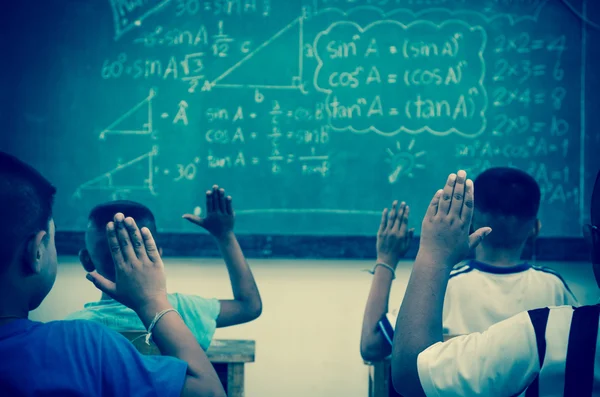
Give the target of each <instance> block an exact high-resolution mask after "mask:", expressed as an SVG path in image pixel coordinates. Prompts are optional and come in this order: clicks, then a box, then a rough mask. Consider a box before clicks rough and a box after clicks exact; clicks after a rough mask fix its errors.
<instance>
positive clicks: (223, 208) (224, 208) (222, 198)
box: [219, 188, 227, 214]
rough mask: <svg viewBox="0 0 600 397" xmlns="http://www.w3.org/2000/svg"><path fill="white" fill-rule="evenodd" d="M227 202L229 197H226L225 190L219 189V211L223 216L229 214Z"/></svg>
mask: <svg viewBox="0 0 600 397" xmlns="http://www.w3.org/2000/svg"><path fill="white" fill-rule="evenodd" d="M226 201H227V196H225V189H223V188H221V189H219V210H220V211H221V213H223V214H226V213H227V204H226Z"/></svg>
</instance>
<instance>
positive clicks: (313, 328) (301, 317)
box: [31, 257, 598, 397]
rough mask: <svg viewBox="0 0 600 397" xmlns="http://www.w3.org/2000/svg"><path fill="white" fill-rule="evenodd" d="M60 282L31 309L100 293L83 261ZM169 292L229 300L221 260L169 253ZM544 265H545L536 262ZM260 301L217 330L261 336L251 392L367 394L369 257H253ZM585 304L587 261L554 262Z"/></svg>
mask: <svg viewBox="0 0 600 397" xmlns="http://www.w3.org/2000/svg"><path fill="white" fill-rule="evenodd" d="M60 263H61V265H60V267H59V273H58V278H57V280H56V284H55V286H54V288H53V290H52V292H51V293H50V295H49V296H48V298H47V299H46V300H45V301H44V302H43V303H42V305H41V306H40V307H39V308H38V309H37V310H35V311H34V312H33V313H32V314H31V318H32V319H34V320H39V321H50V320H55V319H61V318H62V317H64V316H65V315H66V314H68V313H70V312H72V311H75V310H78V309H80V308H81V307H82V306H83V304H84V303H85V302H88V301H91V300H95V299H98V298H99V296H100V294H99V292H98V291H96V290H95V288H94V287H93V285H92V284H91V283H89V282H88V281H86V279H85V272H84V271H83V269H82V268H81V266H79V264H78V262H77V258H75V257H62V258H60ZM165 263H166V266H167V278H168V289H169V291H171V292H183V293H191V294H199V295H202V296H205V297H217V298H225V299H228V298H231V296H232V293H231V287H230V284H229V278H228V276H227V271H226V268H225V265H224V264H223V263H222V262H221V261H220V260H218V259H206V260H200V259H188V258H185V259H182V258H179V259H177V258H166V259H165ZM538 264H540V263H538ZM251 266H252V270H253V272H254V275H255V277H256V280H257V282H258V285H259V288H260V291H261V295H262V299H263V314H262V316H261V317H260V318H259V319H258V320H256V321H254V322H252V323H249V324H245V325H241V326H236V327H231V328H225V329H219V330H217V333H216V335H215V337H216V338H221V339H254V340H256V362H255V363H253V364H250V365H247V372H246V396H247V397H270V396H275V397H279V396H285V397H330V396H345V397H366V396H367V369H366V367H365V366H364V364H363V362H362V359H361V358H360V353H359V340H360V327H361V321H362V314H363V310H364V305H365V302H366V298H367V294H368V290H369V286H370V282H371V276H370V275H369V274H368V273H365V272H361V270H362V269H366V268H370V267H371V266H372V263H371V262H370V261H321V260H303V261H297V260H296V261H293V260H285V261H281V260H256V261H251ZM410 266H411V263H410V262H403V263H401V264H400V266H399V269H398V272H397V279H396V280H395V281H394V285H393V289H392V297H391V302H392V304H390V309H397V308H398V307H399V305H400V302H401V299H402V296H403V294H404V290H405V288H406V283H407V281H408V276H409V274H410ZM550 266H551V267H552V268H554V269H556V270H558V271H560V272H561V273H562V274H563V276H564V277H565V278H566V280H567V282H568V283H569V285H570V286H571V289H572V290H573V292H574V293H575V294H576V296H577V297H578V298H579V300H580V302H582V303H584V304H589V303H595V302H596V300H597V299H598V289H597V287H596V286H595V282H594V278H593V273H592V270H591V266H590V265H588V264H586V263H552V264H550Z"/></svg>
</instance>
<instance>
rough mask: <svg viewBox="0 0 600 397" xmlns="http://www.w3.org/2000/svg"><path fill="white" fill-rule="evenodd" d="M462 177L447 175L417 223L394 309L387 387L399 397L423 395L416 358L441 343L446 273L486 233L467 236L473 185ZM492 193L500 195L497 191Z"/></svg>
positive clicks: (488, 229) (471, 212)
mask: <svg viewBox="0 0 600 397" xmlns="http://www.w3.org/2000/svg"><path fill="white" fill-rule="evenodd" d="M466 177H467V174H466V172H464V171H459V172H458V175H457V174H450V176H449V177H448V180H447V183H446V186H445V187H444V189H443V190H439V191H438V192H437V193H436V194H435V196H434V197H433V199H432V200H431V203H430V205H429V208H428V209H427V213H426V214H425V218H424V219H423V224H422V227H421V239H420V244H419V253H418V254H417V259H416V260H415V264H414V266H413V269H412V273H411V275H410V279H409V281H408V285H407V287H406V293H405V294H404V299H403V300H402V305H401V306H400V312H399V314H398V320H397V322H396V329H397V330H398V332H396V333H395V334H394V345H393V348H392V381H393V383H394V387H395V389H396V391H397V392H398V393H400V394H402V395H411V396H424V395H425V394H424V391H423V386H422V385H421V382H420V377H419V373H418V370H417V358H418V356H419V354H420V353H421V352H423V351H424V350H425V349H427V348H428V347H429V346H431V345H433V344H434V343H436V342H441V341H442V340H443V331H442V329H443V328H442V309H443V306H444V295H445V293H446V287H447V285H448V279H449V276H450V271H451V270H452V268H453V267H454V264H456V263H458V262H460V261H461V260H462V259H463V258H464V257H466V256H467V254H468V253H469V250H470V249H471V248H474V247H475V246H476V245H477V244H478V243H479V242H480V241H481V240H482V239H483V238H484V237H485V236H486V235H487V234H489V233H490V232H491V229H490V228H487V227H484V228H480V229H478V230H477V231H475V232H474V233H473V234H472V235H471V236H469V230H470V227H471V219H472V217H473V205H474V202H475V199H474V188H473V181H471V180H467V179H466ZM498 189H499V192H502V186H499V187H498ZM455 395H459V394H455ZM511 395H512V394H511Z"/></svg>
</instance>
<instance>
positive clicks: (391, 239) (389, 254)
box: [377, 201, 414, 269]
mask: <svg viewBox="0 0 600 397" xmlns="http://www.w3.org/2000/svg"><path fill="white" fill-rule="evenodd" d="M397 206H398V202H397V201H394V203H393V204H392V210H391V211H390V213H389V216H388V210H387V208H386V209H384V210H383V213H382V214H381V223H380V225H379V231H378V232H377V262H383V263H385V264H386V265H389V266H391V267H392V268H394V269H396V266H397V265H398V261H399V260H400V258H402V257H403V256H404V255H405V254H406V252H407V251H408V249H409V248H410V242H411V241H412V237H413V232H414V229H408V216H409V215H410V208H409V207H408V205H406V203H404V202H402V203H401V204H400V207H399V208H396V207H397Z"/></svg>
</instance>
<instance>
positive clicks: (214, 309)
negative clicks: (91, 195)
mask: <svg viewBox="0 0 600 397" xmlns="http://www.w3.org/2000/svg"><path fill="white" fill-rule="evenodd" d="M116 212H122V213H124V214H125V215H127V216H130V215H131V216H132V217H134V218H135V219H136V221H137V222H138V224H139V225H140V226H142V227H146V228H148V229H149V230H151V231H152V233H153V235H155V236H156V235H157V232H156V222H155V220H154V215H153V214H152V212H151V211H150V210H149V209H148V208H147V207H145V206H143V205H142V204H139V203H135V202H132V201H113V202H109V203H106V204H103V205H100V206H98V207H96V208H94V209H93V210H92V211H91V213H90V216H89V223H88V228H87V230H86V238H85V241H86V248H85V249H83V250H82V251H81V252H80V255H79V257H80V261H81V263H82V265H83V267H84V268H85V269H86V271H88V272H91V271H97V272H98V273H99V274H101V275H102V276H104V277H105V278H107V279H109V280H114V277H115V269H114V264H113V263H112V260H111V259H110V251H109V249H108V247H107V246H106V242H105V241H103V238H102V229H103V225H105V224H106V222H108V221H110V219H112V217H113V216H114V214H115V213H116ZM183 218H184V219H187V220H189V221H190V222H192V223H194V224H196V225H198V226H201V227H203V228H204V229H206V230H207V231H208V232H209V233H211V235H212V236H213V237H214V238H215V241H216V242H217V244H218V246H219V248H220V250H221V253H222V255H223V258H224V260H225V264H226V266H227V270H228V272H229V277H230V280H231V285H232V289H233V295H234V299H231V300H229V299H226V300H217V299H207V298H203V297H201V296H197V295H189V294H181V293H171V294H168V295H167V298H168V300H169V302H170V303H171V305H173V307H175V308H176V309H177V310H178V311H179V313H180V314H181V316H182V318H183V320H184V322H185V323H186V324H187V325H188V327H189V328H190V329H191V331H192V333H193V334H194V336H195V337H196V339H197V341H198V342H199V343H200V345H201V346H202V348H203V349H205V350H206V349H208V347H209V345H210V343H211V340H212V337H213V335H214V332H215V328H218V327H227V326H231V325H236V324H242V323H245V322H248V321H252V320H254V319H256V318H257V317H258V316H259V315H260V313H261V311H262V302H261V298H260V294H259V292H258V288H257V286H256V283H255V281H254V277H253V275H252V272H251V271H250V267H249V266H248V263H247V262H246V259H245V258H244V254H243V252H242V250H241V248H240V245H239V243H238V241H237V238H236V237H235V234H234V232H233V228H234V223H235V215H234V212H233V204H232V199H231V197H230V196H226V194H225V190H224V189H221V188H219V187H218V186H216V185H215V186H213V188H212V189H211V190H209V191H207V192H206V216H205V217H204V218H200V217H198V216H195V215H191V214H185V215H183ZM159 252H161V249H160V248H159ZM67 319H69V320H71V319H85V320H91V321H96V322H99V323H101V324H104V325H106V326H108V327H109V328H112V329H114V330H118V331H136V330H143V329H144V326H143V324H142V323H141V322H140V321H139V318H138V317H137V316H136V315H135V313H134V312H133V311H132V310H130V309H129V308H127V307H126V306H124V305H122V304H120V303H119V302H117V301H115V300H113V299H111V297H110V296H108V295H106V294H103V295H102V297H101V300H99V301H96V302H90V303H87V304H85V306H84V309H83V310H80V311H78V312H75V313H72V314H70V315H69V316H68V317H67Z"/></svg>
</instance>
